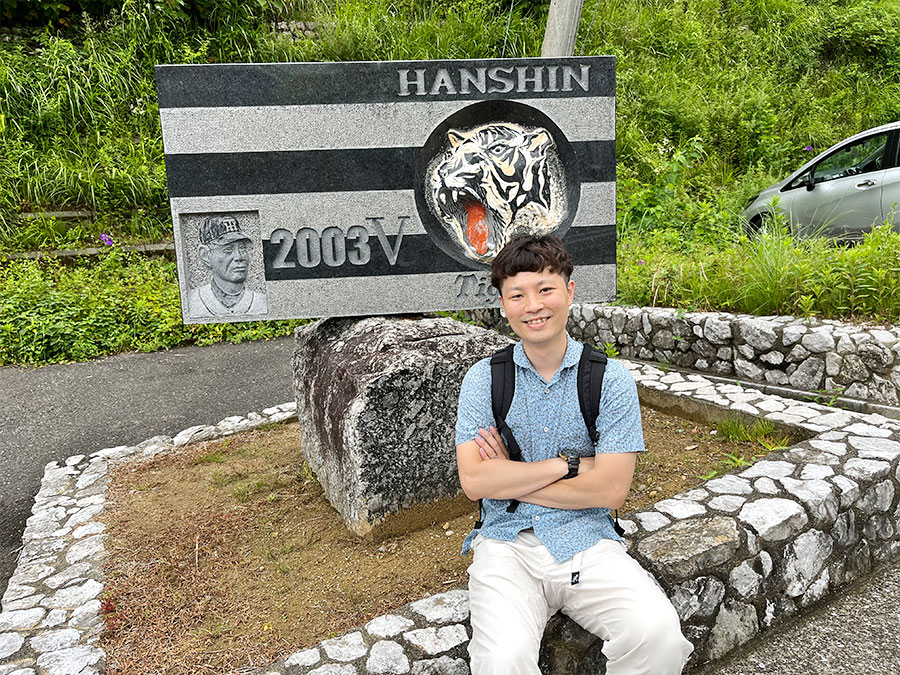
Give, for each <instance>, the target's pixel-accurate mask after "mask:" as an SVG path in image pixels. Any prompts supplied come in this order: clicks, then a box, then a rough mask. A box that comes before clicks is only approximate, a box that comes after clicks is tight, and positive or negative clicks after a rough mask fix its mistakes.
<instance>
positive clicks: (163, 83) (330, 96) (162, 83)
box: [156, 56, 616, 108]
mask: <svg viewBox="0 0 900 675" xmlns="http://www.w3.org/2000/svg"><path fill="white" fill-rule="evenodd" d="M583 65H587V66H589V67H590V68H589V71H588V79H587V84H588V87H587V91H585V90H584V88H583V87H581V86H580V85H579V84H578V82H575V81H574V80H572V79H571V78H568V86H566V82H565V79H564V77H563V68H564V67H568V68H571V69H573V72H574V73H575V74H577V77H579V78H580V77H581V73H582V70H581V69H582V66H583ZM517 68H524V70H523V71H522V77H523V78H525V79H523V80H522V82H521V83H520V81H519V77H520V76H519V71H518V70H517ZM550 68H555V69H556V70H555V75H554V76H553V77H554V79H555V81H556V84H555V88H556V89H558V91H547V89H548V88H550V87H551V86H552V85H551V84H550V78H551V75H550V70H549V69H550ZM478 69H484V71H483V72H484V77H485V80H484V85H483V86H484V89H485V91H484V93H481V92H480V91H479V90H478V88H476V86H475V85H474V84H472V85H469V86H468V92H466V91H465V90H464V88H463V82H462V76H461V74H460V71H462V70H465V71H468V72H470V73H472V74H473V75H474V76H476V77H477V76H478V75H479V71H478ZM494 69H497V70H494ZM535 69H541V70H535ZM420 70H424V71H425V72H424V74H423V80H422V83H423V84H424V90H422V89H420V87H419V81H418V79H417V78H418V77H419V75H418V73H417V71H420ZM442 70H443V71H444V72H446V73H447V76H449V80H444V79H441V76H440V73H441V71H442ZM615 70H616V66H615V58H614V57H611V56H586V57H577V58H568V59H566V58H555V59H477V60H465V61H462V60H461V61H372V62H344V63H243V64H211V65H210V64H207V65H162V66H157V67H156V88H157V91H158V92H159V107H160V108H197V107H222V106H272V105H313V104H318V105H330V104H337V105H340V104H345V103H390V102H397V101H405V102H411V103H415V102H424V101H453V100H460V101H467V100H473V101H474V100H483V101H492V100H501V99H509V98H516V99H528V98H577V97H591V96H614V95H615V93H616V80H615V76H616V75H615ZM401 71H407V72H405V73H404V74H403V76H404V77H405V78H406V80H407V81H408V82H409V84H408V85H406V86H404V85H403V83H402V81H401ZM535 77H540V78H541V80H540V81H541V84H540V85H539V86H537V87H536V81H535V80H532V79H528V78H535ZM448 84H449V86H447V85H448ZM564 86H565V88H566V89H568V91H563V90H562V89H563V87H564ZM535 88H539V89H543V90H544V91H534V90H535ZM451 89H452V91H453V93H451ZM401 91H405V92H406V95H401ZM420 92H422V93H421V94H420ZM432 92H434V93H432Z"/></svg>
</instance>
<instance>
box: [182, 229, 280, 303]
mask: <svg viewBox="0 0 900 675" xmlns="http://www.w3.org/2000/svg"><path fill="white" fill-rule="evenodd" d="M251 244H252V241H251V240H250V237H248V236H247V235H246V234H245V233H244V231H243V230H241V225H240V223H239V222H238V220H237V218H235V217H234V216H232V215H228V214H216V215H211V216H207V217H206V218H204V219H203V223H202V225H201V226H200V246H199V247H198V250H197V252H198V255H199V258H200V260H201V261H202V262H203V264H204V265H206V266H207V267H208V268H209V269H210V271H211V272H212V278H211V279H210V281H209V283H208V284H205V285H203V286H200V287H199V288H194V289H192V290H191V292H190V295H189V296H188V312H189V314H190V316H191V317H192V318H208V317H214V316H244V315H253V314H268V312H269V307H268V302H267V300H266V296H265V294H264V293H259V292H257V291H254V290H252V289H250V288H247V287H246V283H247V277H248V275H249V272H250V246H251Z"/></svg>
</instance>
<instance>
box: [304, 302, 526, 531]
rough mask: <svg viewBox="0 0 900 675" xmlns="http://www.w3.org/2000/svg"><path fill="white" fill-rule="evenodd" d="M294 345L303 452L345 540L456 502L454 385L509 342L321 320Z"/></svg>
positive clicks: (452, 330) (448, 330)
mask: <svg viewBox="0 0 900 675" xmlns="http://www.w3.org/2000/svg"><path fill="white" fill-rule="evenodd" d="M295 341H296V349H295V351H294V358H293V372H294V395H295V397H296V399H297V415H298V417H299V420H300V433H301V437H302V440H303V451H304V454H305V456H306V461H307V463H308V464H309V466H310V468H311V469H312V470H313V472H314V473H315V475H316V477H317V478H318V479H319V482H320V483H321V484H322V486H323V488H324V489H325V494H326V495H327V497H328V499H329V501H330V502H331V503H332V504H333V505H334V507H335V508H336V509H337V510H338V512H339V513H340V514H341V516H342V517H343V519H344V522H346V523H347V527H348V528H350V530H351V531H353V532H355V533H357V534H359V535H367V534H369V533H371V532H372V530H373V528H376V527H380V526H382V525H384V523H385V521H386V519H387V518H388V517H389V516H391V515H392V514H396V513H398V512H400V511H401V510H404V509H408V508H410V507H412V506H414V505H417V504H422V503H426V502H432V501H433V500H438V499H442V498H452V497H454V496H456V495H457V493H458V492H459V479H458V477H457V473H456V456H455V448H454V434H453V428H454V425H455V422H456V403H457V399H458V397H459V388H460V384H461V383H462V378H463V375H465V373H466V370H468V368H469V367H470V366H471V365H472V364H473V363H475V362H476V361H478V360H479V359H481V358H483V357H485V356H489V355H490V354H492V353H493V352H495V351H497V350H498V349H502V348H503V347H505V346H506V345H507V344H509V340H508V339H507V338H505V337H502V336H500V335H498V334H497V333H495V332H493V331H489V330H485V329H483V328H478V327H476V326H470V325H468V324H464V323H460V322H458V321H454V320H452V319H445V318H434V319H419V320H408V319H402V318H386V317H374V318H366V319H326V320H323V321H318V322H316V323H313V324H310V325H308V326H304V327H302V328H299V329H298V330H297V332H296V334H295Z"/></svg>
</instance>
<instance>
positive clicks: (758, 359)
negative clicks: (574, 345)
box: [569, 304, 900, 406]
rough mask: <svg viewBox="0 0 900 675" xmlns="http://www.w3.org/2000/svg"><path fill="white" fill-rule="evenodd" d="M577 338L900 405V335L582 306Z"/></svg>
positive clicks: (824, 324) (718, 371)
mask: <svg viewBox="0 0 900 675" xmlns="http://www.w3.org/2000/svg"><path fill="white" fill-rule="evenodd" d="M569 330H570V332H571V333H572V335H573V336H574V337H576V338H577V339H582V340H585V341H587V342H592V343H594V344H603V343H607V344H610V345H612V346H614V347H615V348H616V349H617V350H618V352H619V353H620V354H621V355H622V356H623V357H624V358H637V359H641V360H644V361H656V362H658V363H663V364H670V365H673V366H677V367H679V368H685V369H690V370H696V371H700V372H706V373H710V374H713V375H721V376H736V377H738V378H740V379H742V380H745V381H752V382H760V383H764V384H769V385H776V386H785V387H791V388H794V389H799V390H803V391H806V392H821V393H822V394H826V395H833V394H840V395H842V396H845V397H848V398H852V399H858V400H861V401H874V402H877V403H882V404H885V405H889V406H897V405H898V404H900V329H898V328H896V327H880V326H859V325H850V324H844V323H841V322H839V321H830V320H821V319H816V318H810V319H796V318H794V317H789V316H770V317H755V316H749V315H745V314H727V313H722V312H718V313H711V312H682V311H678V310H674V309H661V308H647V307H613V306H607V305H590V304H585V305H575V306H573V307H572V310H571V312H570V316H569Z"/></svg>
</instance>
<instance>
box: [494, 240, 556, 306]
mask: <svg viewBox="0 0 900 675" xmlns="http://www.w3.org/2000/svg"><path fill="white" fill-rule="evenodd" d="M573 268H574V266H573V264H572V256H571V255H569V252H568V251H567V250H566V248H565V246H563V243H562V242H561V241H560V240H559V237H555V236H553V235H552V234H547V235H543V236H535V235H533V234H524V235H520V236H518V237H515V238H514V239H513V240H512V241H510V242H509V243H508V244H507V245H506V246H504V247H503V249H501V251H500V253H498V254H497V257H496V258H494V262H493V263H492V264H491V285H492V286H493V287H494V288H496V289H497V291H498V292H499V293H500V294H501V295H502V291H503V282H504V281H506V280H507V279H509V278H510V277H514V276H515V275H517V274H518V273H519V272H540V271H541V270H550V271H551V272H554V273H556V274H559V275H561V276H562V277H563V279H565V280H566V283H568V282H569V278H570V277H571V276H572V269H573Z"/></svg>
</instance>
